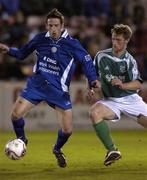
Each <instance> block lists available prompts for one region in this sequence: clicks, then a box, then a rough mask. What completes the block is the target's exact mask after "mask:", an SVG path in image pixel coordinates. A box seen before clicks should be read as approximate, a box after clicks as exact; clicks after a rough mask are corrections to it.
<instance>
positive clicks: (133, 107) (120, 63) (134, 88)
mask: <svg viewBox="0 0 147 180" xmlns="http://www.w3.org/2000/svg"><path fill="white" fill-rule="evenodd" d="M111 33H112V48H110V49H106V50H103V51H100V52H98V53H97V54H96V56H95V61H94V63H95V67H96V70H97V74H98V76H99V79H100V82H101V90H102V92H103V95H104V97H103V99H101V100H99V101H97V102H96V103H95V104H94V105H93V106H92V107H91V110H90V118H91V121H92V123H93V127H94V129H95V131H96V134H97V136H98V137H99V138H100V140H101V142H102V143H103V144H104V146H105V148H106V149H107V151H108V152H107V155H106V157H105V161H104V165H106V166H108V165H111V163H113V162H115V161H116V160H118V159H120V158H121V153H120V151H118V149H117V148H116V146H115V145H114V143H113V141H112V139H111V136H110V131H109V128H108V125H107V123H106V121H105V120H116V121H117V120H119V119H120V116H121V113H124V114H126V115H132V116H135V117H136V119H137V122H138V123H139V124H141V125H142V126H144V127H147V104H146V103H145V102H144V101H143V100H142V98H141V97H140V96H139V95H138V94H137V92H138V90H139V89H140V88H141V84H142V79H141V78H140V74H139V72H138V69H137V64H136V61H135V59H134V58H133V56H132V55H131V54H130V53H129V52H128V51H127V50H126V48H127V44H128V42H129V40H130V38H131V36H132V30H131V28H130V27H129V26H127V25H124V24H116V25H114V28H113V29H112V30H111ZM90 95H91V96H92V95H93V94H92V91H91V94H90Z"/></svg>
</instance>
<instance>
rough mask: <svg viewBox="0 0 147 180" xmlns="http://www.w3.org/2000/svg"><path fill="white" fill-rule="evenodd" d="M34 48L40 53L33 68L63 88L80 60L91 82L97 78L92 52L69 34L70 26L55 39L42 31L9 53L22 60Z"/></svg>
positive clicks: (67, 86) (66, 89) (64, 89)
mask: <svg viewBox="0 0 147 180" xmlns="http://www.w3.org/2000/svg"><path fill="white" fill-rule="evenodd" d="M33 51H36V55H37V61H36V64H35V66H34V72H35V73H36V74H39V75H41V76H43V77H44V78H45V79H46V80H47V81H48V82H49V83H50V84H52V85H54V86H56V87H57V88H58V89H60V90H62V91H64V92H68V90H69V85H70V81H71V78H72V74H73V72H74V69H75V67H76V62H77V61H80V63H81V66H82V69H83V71H84V74H85V75H86V77H87V78H88V82H89V84H91V82H92V81H93V80H96V79H97V76H96V70H95V67H94V65H93V62H92V59H91V57H90V55H89V54H88V53H87V51H86V50H85V49H84V48H83V47H82V46H81V44H80V42H79V41H78V40H76V39H73V38H72V37H71V36H69V35H68V32H67V30H65V31H64V32H63V33H62V35H61V37H60V38H59V39H58V40H54V39H52V38H51V37H50V34H49V32H43V33H39V34H38V35H36V36H35V37H34V38H33V39H32V40H31V41H30V42H28V43H27V44H26V45H24V46H23V47H22V48H20V49H16V48H10V50H9V52H8V54H9V55H11V56H13V57H16V58H17V59H20V60H23V59H25V58H26V57H27V56H28V55H29V54H31V53H32V52H33Z"/></svg>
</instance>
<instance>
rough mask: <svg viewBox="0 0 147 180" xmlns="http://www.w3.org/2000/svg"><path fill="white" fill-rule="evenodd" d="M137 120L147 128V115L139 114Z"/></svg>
mask: <svg viewBox="0 0 147 180" xmlns="http://www.w3.org/2000/svg"><path fill="white" fill-rule="evenodd" d="M137 122H138V123H139V124H140V125H142V126H143V127H144V128H147V116H144V115H139V116H138V118H137Z"/></svg>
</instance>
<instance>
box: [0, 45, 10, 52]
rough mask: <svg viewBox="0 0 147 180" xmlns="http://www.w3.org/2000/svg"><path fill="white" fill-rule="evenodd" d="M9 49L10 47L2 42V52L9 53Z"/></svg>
mask: <svg viewBox="0 0 147 180" xmlns="http://www.w3.org/2000/svg"><path fill="white" fill-rule="evenodd" d="M8 51H9V47H8V46H7V45H5V44H2V43H0V53H4V54H5V53H7V52H8Z"/></svg>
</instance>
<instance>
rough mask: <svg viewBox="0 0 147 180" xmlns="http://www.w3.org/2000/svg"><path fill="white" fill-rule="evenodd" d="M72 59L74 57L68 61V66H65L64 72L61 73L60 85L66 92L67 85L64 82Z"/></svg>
mask: <svg viewBox="0 0 147 180" xmlns="http://www.w3.org/2000/svg"><path fill="white" fill-rule="evenodd" d="M73 60H74V59H73V58H72V59H71V61H70V63H69V64H68V66H67V67H66V69H65V71H64V73H63V76H62V77H61V87H62V89H63V91H65V92H68V87H67V85H66V84H65V82H66V79H67V76H68V73H69V71H70V68H71V66H72V63H73Z"/></svg>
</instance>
